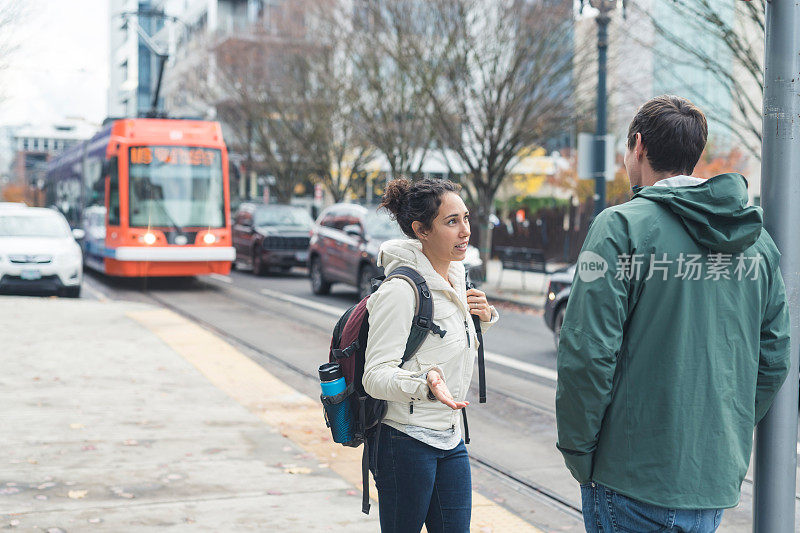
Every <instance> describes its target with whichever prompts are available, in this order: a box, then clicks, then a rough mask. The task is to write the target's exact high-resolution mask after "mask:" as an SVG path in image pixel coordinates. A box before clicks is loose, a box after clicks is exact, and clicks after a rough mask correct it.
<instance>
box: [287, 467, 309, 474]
mask: <svg viewBox="0 0 800 533" xmlns="http://www.w3.org/2000/svg"><path fill="white" fill-rule="evenodd" d="M283 471H284V472H286V473H287V474H310V473H311V469H310V468H306V467H304V466H296V467H294V468H285V469H284V470H283Z"/></svg>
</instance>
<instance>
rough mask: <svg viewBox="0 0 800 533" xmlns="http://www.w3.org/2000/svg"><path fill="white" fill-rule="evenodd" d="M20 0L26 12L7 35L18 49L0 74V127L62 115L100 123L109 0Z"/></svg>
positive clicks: (41, 121)
mask: <svg viewBox="0 0 800 533" xmlns="http://www.w3.org/2000/svg"><path fill="white" fill-rule="evenodd" d="M9 1H14V0H0V6H1V5H2V4H4V3H7V2H9ZM18 1H19V0H18ZM21 1H22V4H23V6H24V10H25V13H24V14H23V16H22V17H20V18H18V19H17V20H16V22H15V23H14V24H13V26H15V27H14V28H12V31H11V38H12V39H14V40H15V41H16V43H17V48H16V50H15V51H14V53H13V54H12V55H11V57H10V58H8V59H7V61H8V63H9V66H8V68H7V69H5V70H2V71H0V91H2V94H3V95H4V96H5V98H4V100H3V101H2V103H0V125H6V124H22V123H32V124H49V123H52V122H57V121H58V120H60V119H63V118H65V117H82V118H85V119H87V120H90V121H92V122H97V123H99V122H101V121H102V120H103V119H104V118H105V116H106V91H107V89H108V48H109V44H108V0H21ZM3 32H4V33H5V29H4V30H3Z"/></svg>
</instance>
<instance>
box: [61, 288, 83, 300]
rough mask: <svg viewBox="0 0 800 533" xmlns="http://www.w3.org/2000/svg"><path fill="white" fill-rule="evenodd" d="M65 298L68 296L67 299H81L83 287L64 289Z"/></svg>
mask: <svg viewBox="0 0 800 533" xmlns="http://www.w3.org/2000/svg"><path fill="white" fill-rule="evenodd" d="M64 296H66V297H67V298H80V297H81V286H80V285H78V286H77V287H66V288H65V289H64Z"/></svg>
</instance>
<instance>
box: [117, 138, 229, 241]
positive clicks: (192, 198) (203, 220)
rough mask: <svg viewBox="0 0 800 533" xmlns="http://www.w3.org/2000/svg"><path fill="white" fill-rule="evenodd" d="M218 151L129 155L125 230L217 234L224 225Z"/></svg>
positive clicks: (158, 149) (150, 150)
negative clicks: (185, 229) (197, 229)
mask: <svg viewBox="0 0 800 533" xmlns="http://www.w3.org/2000/svg"><path fill="white" fill-rule="evenodd" d="M223 191H224V187H223V175H222V157H221V155H220V151H219V150H214V149H211V148H198V147H188V146H134V147H131V149H130V192H131V196H130V225H131V226H134V227H150V226H167V227H174V228H176V229H180V228H183V227H186V226H195V227H197V226H201V227H212V228H219V227H222V226H223V225H224V224H225V209H224V205H223V204H224V197H223Z"/></svg>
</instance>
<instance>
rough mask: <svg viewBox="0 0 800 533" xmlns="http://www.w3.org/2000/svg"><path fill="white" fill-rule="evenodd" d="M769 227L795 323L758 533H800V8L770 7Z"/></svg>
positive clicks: (763, 455) (773, 417) (765, 201)
mask: <svg viewBox="0 0 800 533" xmlns="http://www.w3.org/2000/svg"><path fill="white" fill-rule="evenodd" d="M761 179H762V183H761V200H762V205H763V206H764V226H765V227H766V229H767V230H768V231H769V232H770V234H771V235H772V238H773V239H774V240H775V243H776V244H777V245H778V249H779V250H780V251H781V273H782V274H783V278H784V282H785V284H786V294H787V298H788V301H789V316H790V319H791V339H792V340H791V361H792V362H791V370H790V372H789V377H788V378H786V382H785V383H784V384H783V387H782V388H781V390H780V392H779V393H778V396H777V397H776V398H775V403H774V404H773V405H772V408H771V409H770V410H769V412H768V413H767V416H766V417H764V419H763V420H762V421H761V423H760V424H759V425H758V427H757V428H756V440H755V496H754V499H753V531H754V533H793V532H794V531H795V511H794V510H795V475H796V472H797V389H798V371H797V369H798V366H797V365H798V349H800V344H798V341H800V307H798V304H800V302H798V296H800V276H798V272H800V239H798V238H797V228H798V227H800V209H798V205H800V4H798V3H797V2H795V1H789V0H772V1H771V2H766V57H765V61H764V122H763V145H762V154H761Z"/></svg>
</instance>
